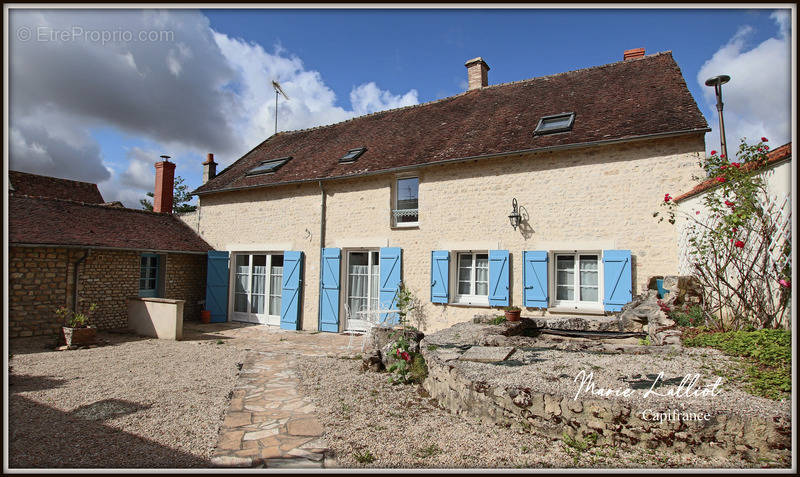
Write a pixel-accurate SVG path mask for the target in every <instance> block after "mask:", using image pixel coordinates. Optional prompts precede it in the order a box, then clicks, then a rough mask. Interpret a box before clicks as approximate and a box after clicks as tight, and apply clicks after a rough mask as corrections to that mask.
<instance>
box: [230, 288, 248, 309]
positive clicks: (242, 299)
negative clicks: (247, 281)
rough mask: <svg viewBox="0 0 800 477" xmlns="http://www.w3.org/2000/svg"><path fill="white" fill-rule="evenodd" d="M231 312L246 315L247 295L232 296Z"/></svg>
mask: <svg viewBox="0 0 800 477" xmlns="http://www.w3.org/2000/svg"><path fill="white" fill-rule="evenodd" d="M233 311H236V312H239V313H247V295H246V294H244V293H236V294H234V299H233Z"/></svg>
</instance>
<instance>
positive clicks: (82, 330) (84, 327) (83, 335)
mask: <svg viewBox="0 0 800 477" xmlns="http://www.w3.org/2000/svg"><path fill="white" fill-rule="evenodd" d="M96 309H97V304H96V303H92V304H91V305H89V311H88V312H86V313H81V312H75V311H72V310H69V309H67V308H66V307H63V306H62V307H60V308H59V309H57V310H56V314H57V315H58V316H59V317H61V319H62V321H63V322H64V326H63V327H62V328H61V331H62V332H63V333H64V342H65V343H66V345H67V346H86V345H91V344H95V343H96V342H97V328H95V327H94V326H91V325H88V324H87V322H88V321H89V318H90V317H91V316H92V314H93V313H94V311H95V310H96Z"/></svg>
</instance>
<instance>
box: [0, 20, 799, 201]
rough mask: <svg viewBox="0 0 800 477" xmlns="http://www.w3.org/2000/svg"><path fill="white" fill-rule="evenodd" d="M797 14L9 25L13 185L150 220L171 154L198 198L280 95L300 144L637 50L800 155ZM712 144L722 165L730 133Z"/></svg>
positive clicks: (752, 132)
mask: <svg viewBox="0 0 800 477" xmlns="http://www.w3.org/2000/svg"><path fill="white" fill-rule="evenodd" d="M790 12H791V10H782V11H781V12H778V13H776V10H775V9H713V10H710V9H704V10H696V9H695V10H693V9H642V10H627V9H606V10H569V9H513V10H490V9H481V10H474V9H457V10H441V9H436V10H433V9H425V10H420V9H413V10H387V9H382V10H360V9H359V10H295V9H291V10H288V9H287V10H221V9H209V10H201V11H186V10H172V11H170V10H167V11H159V12H154V11H147V12H142V11H108V10H105V11H96V10H94V11H93V10H88V11H87V10H70V11H47V10H43V11H33V10H26V11H15V10H12V11H11V14H10V26H11V28H10V33H11V38H10V40H11V43H10V53H11V55H10V57H11V61H10V68H11V69H10V78H11V81H10V98H11V109H10V118H11V121H10V123H11V124H10V126H11V128H10V138H9V140H10V145H11V167H12V168H14V169H19V170H27V171H29V172H38V173H44V174H49V175H56V176H62V177H70V178H74V179H79V180H88V181H92V182H98V183H99V184H100V188H101V191H102V192H103V194H104V196H105V197H106V199H107V200H123V201H124V202H125V203H126V205H128V206H136V205H137V202H138V198H140V197H144V193H145V192H147V191H148V190H151V189H152V184H153V163H154V162H155V161H157V160H158V156H159V155H160V154H169V155H172V156H173V158H174V160H175V161H176V162H177V163H178V169H177V174H179V175H181V176H183V177H184V178H185V179H186V182H187V184H188V185H189V186H190V187H192V188H194V187H196V186H199V185H200V183H201V173H202V168H201V166H200V163H201V162H202V161H203V160H204V158H205V153H207V152H214V153H215V154H216V156H217V160H218V162H220V163H221V167H224V166H227V165H229V164H230V163H231V162H233V161H234V160H235V159H237V158H238V157H239V156H240V155H241V154H243V153H245V152H246V151H247V150H249V149H250V148H252V147H253V146H254V145H256V144H257V143H258V142H260V141H261V140H263V139H265V138H266V137H268V136H269V135H270V134H271V133H272V132H273V124H274V123H273V121H274V93H273V91H272V88H271V87H270V81H271V80H272V79H277V80H279V81H280V82H281V84H282V85H283V86H284V89H285V90H286V92H287V94H288V95H289V97H290V100H289V101H288V102H285V101H283V100H281V106H280V107H279V113H280V114H279V121H280V124H279V129H280V130H285V129H299V128H305V127H310V126H315V125H320V124H328V123H331V122H336V121H341V120H343V119H347V118H349V117H353V116H357V115H361V114H365V113H370V112H374V111H377V110H382V109H387V108H392V107H398V106H404V105H408V104H415V103H419V102H426V101H431V100H435V99H439V98H442V97H446V96H451V95H454V94H458V93H460V92H462V91H464V89H465V87H466V68H465V67H464V62H465V61H466V60H468V59H470V58H473V57H476V56H481V57H483V58H484V59H485V60H486V62H487V63H488V64H489V66H490V67H491V70H490V72H489V83H490V84H498V83H504V82H509V81H518V80H521V79H526V78H532V77H536V76H543V75H548V74H554V73H560V72H564V71H569V70H574V69H580V68H585V67H589V66H596V65H601V64H606V63H611V62H615V61H619V60H621V59H622V52H623V51H624V50H625V49H629V48H638V47H644V48H645V49H646V52H647V53H648V54H650V53H656V52H660V51H666V50H672V52H673V55H674V57H675V59H676V61H677V62H678V65H679V66H680V67H681V70H682V72H683V74H684V77H685V78H686V82H687V85H688V87H689V89H690V91H691V92H692V94H693V96H694V97H695V100H696V101H697V102H698V105H699V106H700V109H701V111H702V112H703V114H704V115H705V116H706V118H707V120H708V121H709V124H710V125H712V127H716V124H717V117H716V111H715V110H714V109H713V94H712V93H713V91H712V90H711V89H710V88H706V87H704V86H701V81H702V79H705V78H706V77H709V76H713V75H716V74H721V73H726V74H729V75H731V77H732V78H733V79H732V81H731V83H729V84H728V85H726V86H725V88H726V89H725V114H726V128H727V129H728V141H729V143H731V142H738V139H737V138H738V137H739V136H740V135H742V134H746V135H748V136H749V137H753V138H757V137H761V136H762V135H766V136H768V137H770V138H771V144H773V145H774V146H777V145H780V144H783V143H785V142H788V141H789V140H790V139H791V137H790V131H791V128H790V127H789V121H790V119H791V116H790V114H789V104H790V102H791V100H792V98H791V97H790V84H791V83H790V72H791V67H790V65H791V58H790V49H789V45H791V44H792V43H791V41H792V40H791V37H792V29H791V16H790V14H789V13H790ZM43 25H44V26H46V27H47V28H50V29H54V30H69V29H72V30H71V31H73V33H74V28H75V27H76V26H78V27H80V28H82V29H83V30H84V31H90V30H95V31H117V32H124V31H130V32H133V33H134V34H136V32H139V31H156V30H157V31H168V32H172V36H171V37H167V38H166V39H165V40H164V41H161V40H159V41H149V42H141V41H140V42H127V41H124V38H123V39H116V41H109V42H103V43H102V44H100V42H98V41H91V39H90V38H86V37H84V38H77V39H76V38H75V37H74V35H73V36H72V37H69V36H68V37H64V38H60V39H53V38H52V37H46V38H45V41H30V39H29V40H28V41H23V40H21V37H20V31H21V30H20V29H25V28H28V29H32V30H31V31H36V32H38V31H39V30H37V28H39V27H42V26H43ZM83 36H85V35H83ZM37 40H41V38H37ZM651 80H653V81H657V78H652V79H651ZM42 124H48V127H47V128H43V127H42V126H41V125H42ZM706 143H707V146H708V147H707V148H708V149H709V150H710V149H712V148H715V147H718V144H719V139H718V133H717V132H716V130H715V131H712V132H711V133H709V134H708V135H707V136H706Z"/></svg>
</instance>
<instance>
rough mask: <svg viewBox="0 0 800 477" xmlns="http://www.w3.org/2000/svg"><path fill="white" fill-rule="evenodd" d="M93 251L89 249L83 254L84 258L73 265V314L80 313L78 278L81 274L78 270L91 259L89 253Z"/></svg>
mask: <svg viewBox="0 0 800 477" xmlns="http://www.w3.org/2000/svg"><path fill="white" fill-rule="evenodd" d="M91 251H92V249H87V250H86V251H85V252H84V253H83V257H81V258H79V259H78V261H77V262H75V263H73V264H72V284H73V285H72V286H73V287H75V288H74V289H73V290H72V312H73V313H77V312H78V277H79V276H80V273H79V271H78V270H79V268H80V265H81V263H83V261H84V260H86V259H87V258H88V257H89V252H91Z"/></svg>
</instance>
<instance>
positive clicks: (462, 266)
mask: <svg viewBox="0 0 800 477" xmlns="http://www.w3.org/2000/svg"><path fill="white" fill-rule="evenodd" d="M457 257H458V258H457V260H456V267H457V271H456V272H457V277H458V281H457V283H456V293H455V299H456V302H457V303H463V304H481V305H488V304H489V254H488V253H486V252H478V253H472V252H462V253H458V254H457Z"/></svg>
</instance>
